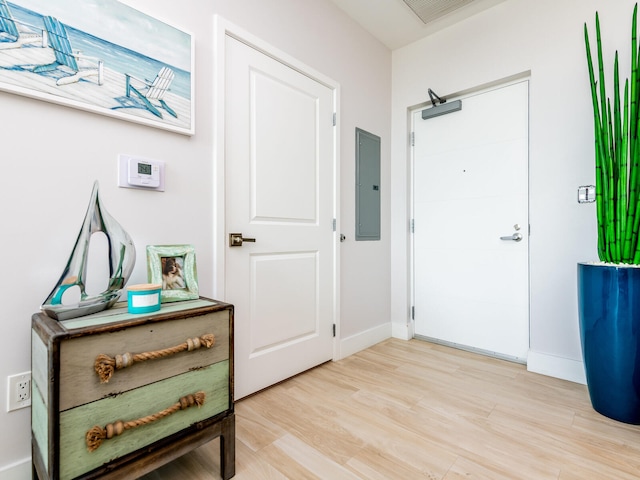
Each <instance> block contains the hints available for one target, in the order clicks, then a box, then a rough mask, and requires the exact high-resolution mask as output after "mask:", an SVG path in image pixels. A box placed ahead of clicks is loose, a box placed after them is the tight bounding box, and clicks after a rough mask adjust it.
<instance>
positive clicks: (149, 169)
mask: <svg viewBox="0 0 640 480" xmlns="http://www.w3.org/2000/svg"><path fill="white" fill-rule="evenodd" d="M128 171H129V176H128V178H127V182H128V183H129V185H139V186H141V187H158V186H160V166H159V165H158V164H157V162H153V161H151V160H142V159H139V158H129V170H128Z"/></svg>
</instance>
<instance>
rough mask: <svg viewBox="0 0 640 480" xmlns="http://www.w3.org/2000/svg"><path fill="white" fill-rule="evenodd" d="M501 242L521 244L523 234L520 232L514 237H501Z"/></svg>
mask: <svg viewBox="0 0 640 480" xmlns="http://www.w3.org/2000/svg"><path fill="white" fill-rule="evenodd" d="M500 240H513V241H514V242H519V241H520V240H522V234H521V233H520V232H516V233H514V234H513V235H507V236H505V237H500Z"/></svg>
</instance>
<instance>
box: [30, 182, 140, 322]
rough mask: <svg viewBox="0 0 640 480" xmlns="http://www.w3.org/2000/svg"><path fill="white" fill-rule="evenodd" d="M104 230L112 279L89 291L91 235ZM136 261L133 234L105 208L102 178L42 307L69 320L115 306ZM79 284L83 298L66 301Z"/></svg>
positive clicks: (43, 309) (61, 318) (53, 315)
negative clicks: (66, 295) (103, 287)
mask: <svg viewBox="0 0 640 480" xmlns="http://www.w3.org/2000/svg"><path fill="white" fill-rule="evenodd" d="M96 232H103V233H104V234H105V236H106V238H107V242H108V248H109V283H108V286H107V289H106V290H105V291H104V292H102V293H99V294H97V295H87V293H86V291H85V281H86V277H87V260H88V254H89V242H90V240H91V235H93V234H94V233H96ZM135 262H136V249H135V246H134V244H133V241H132V240H131V237H130V236H129V234H128V233H127V232H125V230H124V229H123V228H122V226H121V225H120V224H119V223H118V222H116V220H115V219H114V218H113V217H112V216H111V215H109V213H108V212H107V211H106V210H105V209H104V207H103V206H102V203H101V201H100V195H99V194H98V182H97V181H96V182H95V183H94V184H93V190H92V192H91V200H90V201H89V208H88V209H87V213H86V215H85V218H84V222H83V224H82V228H81V229H80V233H79V234H78V239H77V240H76V244H75V246H74V247H73V251H72V253H71V257H70V258H69V261H68V262H67V266H66V267H65V269H64V271H63V272H62V275H61V276H60V280H58V283H57V284H56V286H55V287H54V289H53V290H52V291H51V293H50V294H49V296H48V297H47V299H46V300H45V301H44V303H43V304H42V306H41V307H40V309H41V310H42V311H43V312H44V313H46V314H47V315H48V316H50V317H51V318H55V319H56V320H67V319H69V318H76V317H81V316H83V315H89V314H91V313H96V312H100V311H102V310H106V309H108V308H111V307H112V306H113V304H114V303H116V302H117V301H118V299H119V298H120V292H121V291H122V289H123V288H124V286H125V284H126V283H127V281H128V280H129V277H130V276H131V272H132V271H133V266H134V264H135ZM74 286H78V287H79V289H80V300H79V301H78V302H77V303H72V304H68V305H65V304H63V303H62V297H63V295H64V293H65V291H66V290H68V289H69V288H71V287H74Z"/></svg>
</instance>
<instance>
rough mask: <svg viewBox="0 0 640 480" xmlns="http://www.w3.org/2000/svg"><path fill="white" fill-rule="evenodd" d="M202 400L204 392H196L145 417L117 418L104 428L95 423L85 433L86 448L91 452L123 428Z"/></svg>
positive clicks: (158, 418) (185, 407)
mask: <svg viewBox="0 0 640 480" xmlns="http://www.w3.org/2000/svg"><path fill="white" fill-rule="evenodd" d="M204 400H205V393H204V392H197V393H194V394H191V395H185V396H184V397H180V400H178V402H177V403H174V404H173V405H171V406H170V407H169V408H166V409H164V410H162V411H161V412H158V413H154V414H153V415H147V416H146V417H142V418H139V419H137V420H131V421H129V422H123V421H122V420H117V421H115V422H113V423H109V424H107V425H106V426H105V427H104V428H102V427H100V426H99V425H96V426H95V427H93V428H92V429H91V430H89V431H88V432H87V434H86V441H87V449H88V450H89V451H90V452H93V451H94V450H97V449H98V447H99V446H100V445H102V442H103V441H104V440H109V439H110V438H113V437H116V436H118V435H122V434H123V433H124V431H125V430H129V429H131V428H136V427H139V426H142V425H147V424H149V423H152V422H155V421H156V420H160V419H161V418H164V417H168V416H169V415H171V414H172V413H175V412H177V411H178V410H185V409H187V408H189V407H193V406H194V405H195V406H198V407H200V406H201V405H204Z"/></svg>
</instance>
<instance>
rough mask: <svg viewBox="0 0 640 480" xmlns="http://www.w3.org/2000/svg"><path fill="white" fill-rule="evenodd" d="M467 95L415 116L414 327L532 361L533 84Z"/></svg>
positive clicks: (434, 335) (434, 336)
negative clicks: (445, 110) (456, 104)
mask: <svg viewBox="0 0 640 480" xmlns="http://www.w3.org/2000/svg"><path fill="white" fill-rule="evenodd" d="M461 100H462V110H460V111H457V112H453V113H450V114H447V115H443V116H439V117H434V118H430V119H426V120H423V119H422V116H421V112H420V111H417V112H415V113H414V114H413V127H414V132H415V146H414V148H413V150H414V151H413V156H414V158H413V162H414V185H413V190H414V306H415V311H414V318H415V333H416V336H421V337H427V338H431V339H435V340H438V341H442V342H444V343H447V344H452V345H458V346H461V347H468V348H472V349H477V350H480V351H483V352H486V353H489V354H493V355H496V356H500V357H504V358H511V359H515V360H518V361H522V362H524V361H526V357H527V352H528V349H529V280H528V279H529V267H528V258H529V248H528V246H529V233H528V232H529V217H528V82H527V81H522V82H519V83H515V84H512V85H508V86H504V87H501V88H496V89H493V90H491V91H486V92H482V93H478V94H474V95H470V96H468V97H463V98H462V99H461ZM427 108H429V107H427ZM514 235H515V237H514ZM501 237H505V238H501ZM512 238H519V239H520V240H519V241H515V240H513V239H512Z"/></svg>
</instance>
